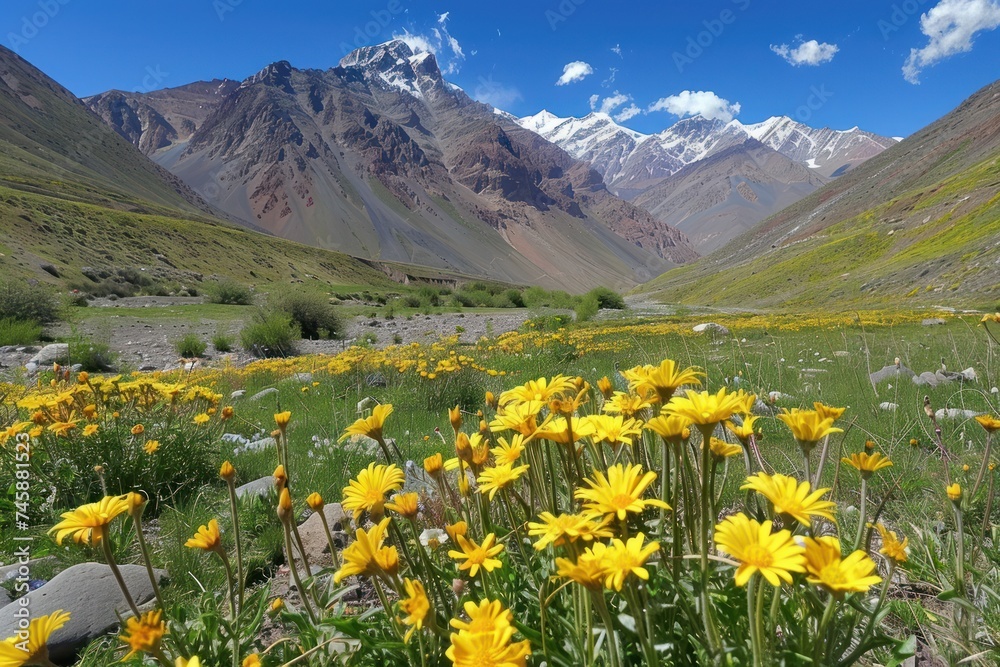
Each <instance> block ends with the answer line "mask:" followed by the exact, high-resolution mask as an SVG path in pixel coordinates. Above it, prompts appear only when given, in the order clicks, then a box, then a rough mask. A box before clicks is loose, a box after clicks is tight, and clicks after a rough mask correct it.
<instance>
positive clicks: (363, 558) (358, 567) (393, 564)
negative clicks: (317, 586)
mask: <svg viewBox="0 0 1000 667" xmlns="http://www.w3.org/2000/svg"><path fill="white" fill-rule="evenodd" d="M389 521H390V519H389V517H386V518H384V519H382V521H381V522H379V523H377V524H376V525H374V526H372V527H371V530H368V531H365V530H364V529H362V528H358V530H357V532H356V533H355V540H354V542H351V544H350V546H348V547H347V548H346V549H344V551H343V552H342V553H341V556H342V557H343V560H344V562H343V565H342V566H341V568H340V569H339V570H337V572H336V573H335V574H334V575H333V581H334V583H337V584H339V583H340V582H341V581H343V580H344V579H345V578H347V577H350V576H353V575H362V576H366V577H372V576H376V575H378V574H382V573H390V574H391V573H395V571H396V570H397V569H398V568H399V553H398V552H397V551H396V547H394V546H388V547H384V546H382V543H383V542H384V541H385V532H386V530H388V528H389Z"/></svg>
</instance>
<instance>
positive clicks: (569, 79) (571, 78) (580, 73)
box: [556, 60, 594, 86]
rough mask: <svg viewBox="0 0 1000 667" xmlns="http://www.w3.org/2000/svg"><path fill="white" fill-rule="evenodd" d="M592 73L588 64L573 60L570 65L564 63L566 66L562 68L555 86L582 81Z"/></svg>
mask: <svg viewBox="0 0 1000 667" xmlns="http://www.w3.org/2000/svg"><path fill="white" fill-rule="evenodd" d="M593 73H594V68H593V67H591V66H590V64H589V63H585V62H583V61H582V60H574V61H573V62H571V63H566V66H565V67H563V73H562V76H560V77H559V80H558V81H556V85H557V86H565V85H568V84H570V83H576V82H577V81H583V80H584V79H586V78H587V77H588V76H590V75H591V74H593Z"/></svg>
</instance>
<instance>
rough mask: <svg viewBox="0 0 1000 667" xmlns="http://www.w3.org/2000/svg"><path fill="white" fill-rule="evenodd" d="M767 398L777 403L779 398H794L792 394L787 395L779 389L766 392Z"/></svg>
mask: <svg viewBox="0 0 1000 667" xmlns="http://www.w3.org/2000/svg"><path fill="white" fill-rule="evenodd" d="M767 398H768V399H769V400H770V401H771V403H777V402H778V401H780V400H783V399H786V398H795V397H794V396H789V395H788V394H782V393H781V392H780V391H771V392H768V394H767Z"/></svg>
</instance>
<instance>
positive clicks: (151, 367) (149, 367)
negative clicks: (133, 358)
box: [139, 364, 160, 373]
mask: <svg viewBox="0 0 1000 667" xmlns="http://www.w3.org/2000/svg"><path fill="white" fill-rule="evenodd" d="M159 368H160V367H159V366H157V365H156V364H143V365H142V366H139V372H140V373H152V372H153V371H156V370H159Z"/></svg>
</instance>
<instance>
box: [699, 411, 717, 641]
mask: <svg viewBox="0 0 1000 667" xmlns="http://www.w3.org/2000/svg"><path fill="white" fill-rule="evenodd" d="M700 430H701V435H702V439H703V440H702V446H701V613H702V618H703V620H704V623H705V636H706V639H707V648H708V653H709V656H710V658H711V659H712V660H715V658H716V656H717V655H718V653H719V639H718V631H717V629H716V627H715V620H714V619H713V617H712V610H711V606H710V605H711V601H710V600H709V595H708V531H709V526H710V525H711V523H712V518H711V516H710V515H709V498H710V495H711V491H710V485H709V481H710V475H711V471H710V470H709V458H710V455H711V452H710V449H709V443H710V442H711V437H712V432H713V431H714V430H715V424H709V425H705V426H703V427H701V428H700Z"/></svg>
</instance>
